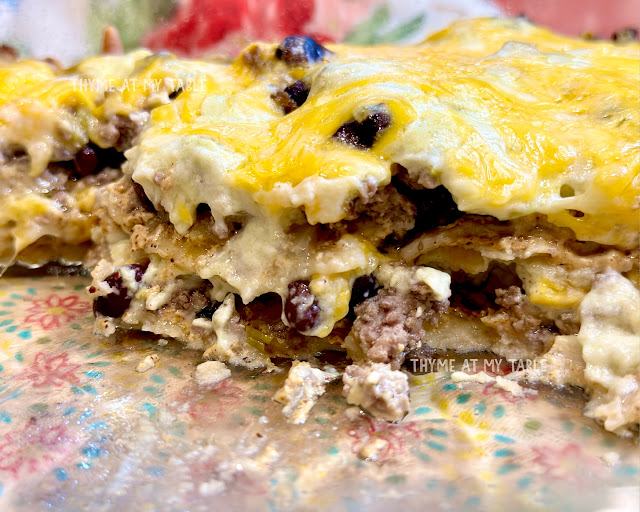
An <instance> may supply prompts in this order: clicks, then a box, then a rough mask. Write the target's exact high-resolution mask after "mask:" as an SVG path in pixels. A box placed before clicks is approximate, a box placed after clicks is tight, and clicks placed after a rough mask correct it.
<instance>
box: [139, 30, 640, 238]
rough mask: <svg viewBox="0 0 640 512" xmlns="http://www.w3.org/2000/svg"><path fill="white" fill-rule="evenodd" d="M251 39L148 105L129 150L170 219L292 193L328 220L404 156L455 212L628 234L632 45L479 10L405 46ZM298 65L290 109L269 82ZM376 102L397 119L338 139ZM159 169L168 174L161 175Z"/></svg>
mask: <svg viewBox="0 0 640 512" xmlns="http://www.w3.org/2000/svg"><path fill="white" fill-rule="evenodd" d="M257 48H258V49H259V50H260V51H261V53H262V55H263V56H266V57H264V59H265V66H264V68H260V67H257V68H252V67H250V66H249V65H248V64H247V62H246V60H245V59H243V58H242V57H241V58H239V59H238V60H237V61H236V62H235V63H234V64H233V65H232V66H230V67H229V68H228V69H226V70H225V72H224V74H223V75H221V76H219V77H217V80H211V81H210V82H208V84H207V90H206V91H193V92H188V93H183V95H182V96H181V97H180V98H179V99H178V100H177V101H176V102H174V103H171V104H168V105H165V106H162V107H159V108H157V109H156V110H154V112H153V115H152V118H151V124H150V126H149V127H148V129H147V130H146V132H145V134H144V137H143V140H142V144H141V145H140V147H138V148H135V149H134V150H132V152H131V154H130V155H129V158H130V160H131V166H130V169H131V172H132V174H133V178H134V180H136V181H138V182H139V183H141V184H142V185H143V186H144V188H145V191H146V192H147V194H148V195H149V197H150V198H151V199H152V200H153V201H154V202H155V203H156V204H162V206H163V207H164V208H165V209H167V211H168V212H169V214H170V217H171V221H172V222H173V223H174V224H175V226H176V228H177V229H178V231H180V232H185V231H186V230H187V229H188V228H189V226H190V225H191V223H192V222H193V220H194V219H195V210H196V207H197V205H198V204H199V203H207V204H209V206H210V207H211V209H212V213H213V216H214V218H215V219H216V221H217V222H218V223H219V224H220V225H223V223H224V218H225V217H226V216H229V215H234V214H236V213H239V212H245V213H249V214H252V215H261V214H262V212H265V211H266V212H271V213H274V212H279V211H283V210H286V209H289V208H297V207H302V208H304V211H305V214H306V217H307V220H308V221H309V222H310V223H312V224H314V223H330V222H337V221H339V220H341V219H343V218H344V217H345V215H346V213H347V207H348V203H349V201H350V200H352V199H354V198H355V197H356V196H358V194H360V193H361V191H362V190H363V189H364V188H365V185H366V184H372V183H373V184H376V185H384V184H386V183H388V182H389V180H390V178H391V174H392V173H391V165H392V163H399V164H401V165H403V166H404V167H406V168H407V169H408V171H409V173H410V174H411V175H413V176H420V175H426V174H430V175H431V176H433V177H434V178H435V179H436V180H438V181H439V182H440V183H442V184H443V185H444V186H445V187H447V189H448V190H449V191H450V192H451V194H452V195H453V198H454V199H455V201H456V203H457V205H458V208H459V209H460V210H462V211H465V212H469V213H477V214H484V215H492V216H495V217H497V218H499V219H502V220H505V219H511V218H516V217H519V216H524V215H528V214H531V213H544V214H546V215H547V216H548V218H549V220H550V221H551V222H553V223H555V224H556V225H559V226H566V227H570V228H571V229H573V231H574V232H575V233H576V235H577V237H578V238H579V239H581V240H592V241H596V242H600V243H604V244H618V245H622V246H626V247H632V246H634V245H637V241H638V227H639V226H638V220H639V217H638V193H639V190H640V178H639V177H638V176H639V171H640V157H639V155H640V142H639V140H638V134H639V129H640V128H639V127H640V122H639V114H638V107H639V103H640V100H639V89H640V78H639V75H640V58H639V56H638V45H637V44H630V45H624V46H622V45H614V44H612V43H608V42H587V41H581V40H574V39H569V38H564V37H560V36H557V35H553V34H551V33H550V32H548V31H546V30H544V29H540V28H537V27H534V26H532V25H529V24H528V23H526V22H524V21H519V20H518V21H513V20H509V21H506V20H474V21H470V22H462V23H459V24H457V25H454V26H453V27H452V28H450V29H448V30H446V31H444V32H442V33H439V34H437V35H435V36H434V37H433V38H431V39H429V40H427V41H425V42H424V43H422V44H421V45H418V46H416V47H411V48H407V47H375V48H356V47H347V46H332V47H331V50H332V51H333V52H334V53H335V55H333V56H332V57H331V58H330V59H329V60H327V61H323V62H321V63H318V64H317V65H315V66H313V67H312V68H310V69H309V70H304V69H302V68H299V69H294V70H291V69H288V68H286V66H285V65H284V64H282V63H280V62H277V61H276V60H275V59H274V58H273V55H274V51H275V46H273V45H262V46H258V47H257ZM302 76H304V79H305V81H306V82H307V83H309V84H310V86H311V89H310V93H309V98H308V99H307V101H306V102H305V103H304V104H303V105H302V106H301V107H300V108H298V109H297V110H295V111H293V112H292V113H290V114H288V115H286V116H284V115H283V114H282V113H281V112H280V111H279V108H278V107H276V105H275V104H274V103H273V101H272V100H271V99H270V95H271V93H272V92H273V91H274V90H275V88H274V86H277V87H279V88H282V87H284V86H285V85H287V84H288V83H291V82H292V81H294V80H295V79H299V78H300V77H302ZM380 103H383V104H385V105H386V106H387V108H388V109H389V110H390V112H391V114H392V124H391V126H390V127H389V128H388V129H387V130H385V131H384V132H382V134H381V135H380V136H379V137H378V139H377V141H376V143H375V144H374V146H373V147H372V148H371V149H364V150H363V149H359V148H354V147H351V146H348V145H345V144H343V143H341V142H340V141H337V140H335V139H334V138H332V135H333V134H334V133H335V132H336V130H337V129H338V128H339V127H340V126H341V125H342V124H344V123H346V122H348V121H350V120H352V119H353V117H354V113H355V112H357V111H358V109H362V108H366V107H370V106H373V105H376V104H380ZM158 173H161V174H162V176H167V175H171V176H172V181H171V185H170V186H164V188H162V190H161V187H160V185H158V182H159V180H158V179H157V178H156V175H157V174H158ZM221 198H224V199H221ZM576 211H577V212H581V213H578V214H576ZM576 215H578V216H576ZM580 215H582V216H580Z"/></svg>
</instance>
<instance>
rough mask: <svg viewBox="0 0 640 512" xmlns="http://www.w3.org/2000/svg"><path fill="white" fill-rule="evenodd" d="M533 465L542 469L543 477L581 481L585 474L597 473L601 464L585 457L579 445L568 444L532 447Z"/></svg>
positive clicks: (594, 458) (594, 459)
mask: <svg viewBox="0 0 640 512" xmlns="http://www.w3.org/2000/svg"><path fill="white" fill-rule="evenodd" d="M531 450H532V451H533V453H534V457H533V461H532V462H533V464H534V465H536V466H538V467H539V468H540V469H542V471H543V473H544V475H545V476H548V477H550V478H553V479H561V480H576V479H577V480H582V478H581V475H582V476H584V473H585V472H589V471H591V472H596V473H597V472H599V471H601V470H602V462H601V461H600V459H598V458H597V457H593V456H591V455H587V454H585V453H584V452H583V451H582V448H580V445H578V444H576V443H570V444H567V445H562V446H546V445H545V446H532V447H531Z"/></svg>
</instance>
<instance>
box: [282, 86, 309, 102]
mask: <svg viewBox="0 0 640 512" xmlns="http://www.w3.org/2000/svg"><path fill="white" fill-rule="evenodd" d="M284 92H286V93H287V94H288V95H289V97H290V98H291V99H292V100H293V101H294V103H295V104H296V105H297V106H300V105H302V104H303V103H304V102H305V101H307V98H308V97H309V88H308V87H307V86H306V85H305V84H304V82H303V81H302V80H298V81H297V82H294V83H292V84H291V85H290V86H289V87H286V88H285V90H284Z"/></svg>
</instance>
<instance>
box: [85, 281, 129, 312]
mask: <svg viewBox="0 0 640 512" xmlns="http://www.w3.org/2000/svg"><path fill="white" fill-rule="evenodd" d="M105 282H106V283H107V284H108V285H109V286H110V287H111V288H112V289H113V291H112V292H111V293H109V294H107V295H102V296H100V297H96V298H95V299H94V300H93V312H94V314H101V315H104V316H109V317H111V318H120V317H121V316H122V315H123V314H124V313H125V311H126V310H127V309H128V308H129V305H130V304H131V299H132V297H131V296H130V295H129V290H128V289H127V287H126V286H125V285H124V283H123V282H122V277H121V276H120V272H114V273H113V274H111V275H110V276H109V277H107V278H106V279H105Z"/></svg>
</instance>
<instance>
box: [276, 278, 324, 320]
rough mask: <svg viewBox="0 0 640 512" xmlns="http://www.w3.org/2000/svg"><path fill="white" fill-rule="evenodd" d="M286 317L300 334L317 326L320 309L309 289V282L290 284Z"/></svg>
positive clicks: (285, 303)
mask: <svg viewBox="0 0 640 512" xmlns="http://www.w3.org/2000/svg"><path fill="white" fill-rule="evenodd" d="M284 316H285V318H286V319H287V322H289V325H290V326H291V327H293V328H294V329H296V330H297V331H300V332H305V331H308V330H310V329H313V328H314V327H315V326H316V325H317V323H318V319H319V317H320V308H319V307H318V303H317V301H316V300H315V297H314V296H313V294H312V293H311V290H310V289H309V281H294V282H293V283H291V284H289V287H288V290H287V297H286V299H285V301H284Z"/></svg>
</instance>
